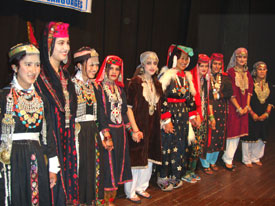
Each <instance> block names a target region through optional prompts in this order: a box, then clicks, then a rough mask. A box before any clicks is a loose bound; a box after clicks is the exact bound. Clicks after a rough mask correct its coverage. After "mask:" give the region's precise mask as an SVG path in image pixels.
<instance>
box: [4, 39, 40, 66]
mask: <svg viewBox="0 0 275 206" xmlns="http://www.w3.org/2000/svg"><path fill="white" fill-rule="evenodd" d="M39 53H40V52H39V50H38V49H37V48H36V47H35V46H34V45H33V44H30V43H26V44H23V43H20V44H17V45H15V46H13V47H12V48H11V49H10V51H9V59H10V62H11V61H12V60H13V59H14V58H15V57H16V56H18V55H19V54H38V55H39Z"/></svg>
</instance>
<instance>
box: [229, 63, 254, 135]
mask: <svg viewBox="0 0 275 206" xmlns="http://www.w3.org/2000/svg"><path fill="white" fill-rule="evenodd" d="M241 73H242V72H237V71H235V68H230V69H229V70H228V75H229V77H230V79H231V82H232V89H233V96H234V97H235V98H236V100H237V102H238V103H239V105H240V107H241V108H245V107H246V105H247V95H252V93H253V79H252V77H251V75H250V73H249V71H245V72H243V74H241ZM228 108H229V110H228V118H227V138H228V139H233V138H239V137H243V136H246V135H248V113H247V114H245V115H242V116H240V115H239V114H238V112H237V111H236V107H235V106H234V105H233V104H232V102H231V101H229V105H228Z"/></svg>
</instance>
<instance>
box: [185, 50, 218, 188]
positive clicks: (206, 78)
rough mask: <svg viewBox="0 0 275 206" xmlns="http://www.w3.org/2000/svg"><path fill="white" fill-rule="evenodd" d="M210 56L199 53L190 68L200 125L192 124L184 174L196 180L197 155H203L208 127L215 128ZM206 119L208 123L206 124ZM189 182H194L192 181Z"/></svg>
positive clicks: (197, 178) (209, 172) (208, 172)
mask: <svg viewBox="0 0 275 206" xmlns="http://www.w3.org/2000/svg"><path fill="white" fill-rule="evenodd" d="M209 64H210V58H209V57H208V56H207V55H205V54H199V56H198V63H197V65H196V67H195V68H194V69H192V71H191V72H192V74H193V79H194V85H195V88H196V91H197V93H196V97H197V98H196V101H198V103H197V105H200V106H199V107H197V112H198V114H199V118H200V119H201V124H200V125H197V126H196V125H193V127H194V131H195V141H194V142H192V144H191V146H190V150H189V151H190V154H189V163H188V171H187V172H186V175H191V177H193V178H194V179H195V180H196V181H198V180H200V179H201V178H200V177H199V176H198V175H196V174H195V170H196V167H197V163H198V159H199V157H201V156H203V153H204V149H205V144H206V142H207V135H208V127H211V128H212V129H215V118H214V116H213V109H212V102H211V101H212V96H211V93H210V92H209V91H210V68H209ZM208 120H209V123H210V125H209V124H208ZM204 171H205V172H206V173H207V174H211V171H208V170H204ZM186 175H185V176H184V177H183V180H185V181H187V182H190V181H189V180H188V179H186ZM191 183H194V182H193V181H192V182H191Z"/></svg>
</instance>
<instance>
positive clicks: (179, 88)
mask: <svg viewBox="0 0 275 206" xmlns="http://www.w3.org/2000/svg"><path fill="white" fill-rule="evenodd" d="M182 79H183V85H181V83H180V80H179V78H178V76H176V79H175V85H176V91H177V93H178V95H179V96H181V95H183V96H184V95H185V94H186V93H187V92H188V91H189V85H188V84H187V83H186V79H185V77H182Z"/></svg>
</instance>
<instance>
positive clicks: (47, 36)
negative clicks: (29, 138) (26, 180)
mask: <svg viewBox="0 0 275 206" xmlns="http://www.w3.org/2000/svg"><path fill="white" fill-rule="evenodd" d="M68 27H69V24H66V23H62V22H50V23H49V24H47V25H46V28H45V30H44V33H43V36H42V39H41V41H40V46H39V47H40V52H41V55H40V56H41V63H42V64H41V72H40V75H39V76H38V79H37V84H36V87H37V89H38V90H39V91H41V92H42V94H44V95H45V96H46V97H47V99H48V100H49V102H50V105H51V110H52V114H51V117H52V121H53V127H54V135H55V141H56V145H57V153H58V157H59V160H60V164H61V172H60V173H59V175H58V178H57V184H56V187H55V188H54V191H53V193H54V200H53V201H54V204H55V205H60V206H63V205H66V204H67V205H70V204H78V203H79V201H78V199H79V193H78V188H79V186H78V174H77V168H78V162H77V152H76V145H75V129H74V128H75V115H76V108H77V97H76V93H75V88H74V84H73V83H72V81H71V78H70V74H69V72H68V70H67V67H68V66H69V58H68V56H69V55H68V54H69V51H70V42H69V33H68V32H69V31H68Z"/></svg>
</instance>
